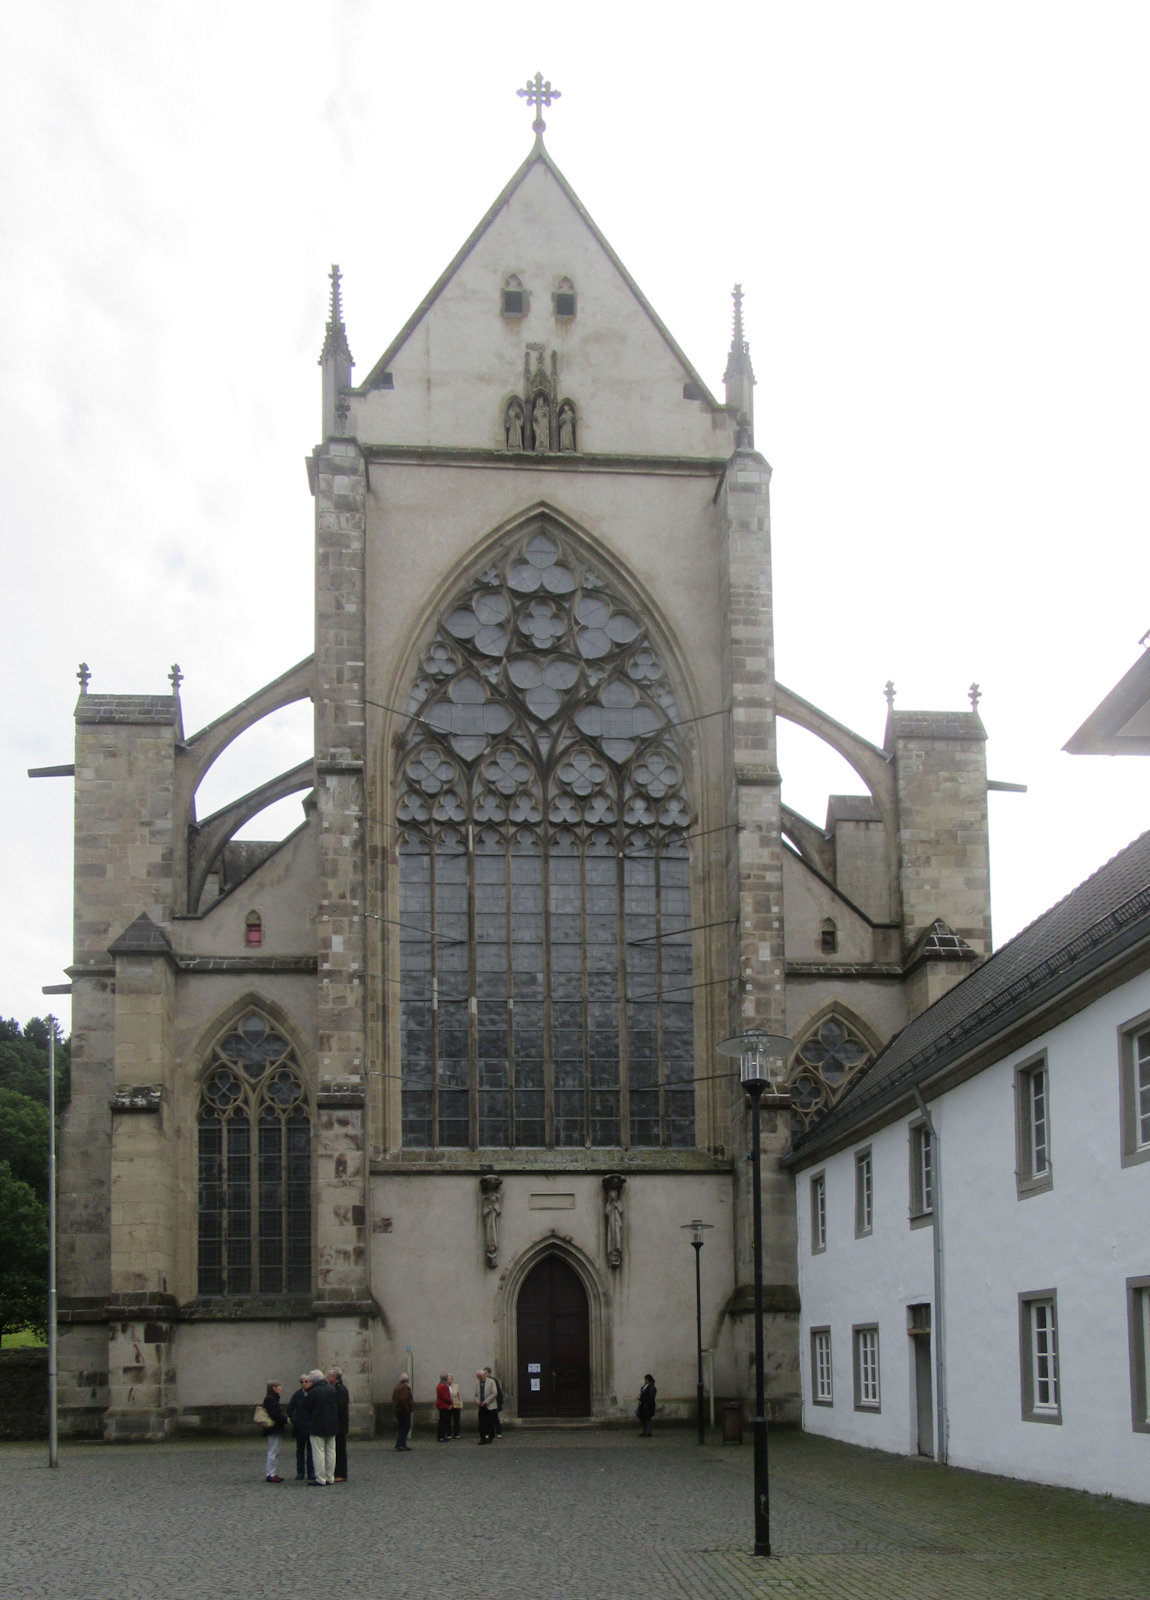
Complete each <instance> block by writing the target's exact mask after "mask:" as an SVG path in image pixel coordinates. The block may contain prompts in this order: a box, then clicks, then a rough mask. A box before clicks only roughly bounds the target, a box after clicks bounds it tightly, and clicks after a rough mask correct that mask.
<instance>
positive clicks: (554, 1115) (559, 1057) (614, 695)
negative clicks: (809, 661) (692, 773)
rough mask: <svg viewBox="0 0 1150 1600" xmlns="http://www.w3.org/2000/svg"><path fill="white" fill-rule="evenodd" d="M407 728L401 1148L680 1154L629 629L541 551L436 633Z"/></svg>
mask: <svg viewBox="0 0 1150 1600" xmlns="http://www.w3.org/2000/svg"><path fill="white" fill-rule="evenodd" d="M453 663H454V665H453ZM409 710H410V711H411V712H412V713H414V714H415V715H414V716H413V720H412V722H411V723H410V724H409V725H408V728H407V731H406V733H405V735H404V738H403V740H402V742H401V747H400V751H399V766H398V779H399V788H398V796H397V802H396V804H397V812H396V815H397V818H398V821H399V822H400V824H401V831H400V895H401V909H400V911H399V913H398V921H399V923H400V970H399V979H400V997H401V1015H402V1022H401V1050H402V1059H401V1076H402V1083H403V1090H402V1104H403V1142H404V1144H406V1145H408V1146H441V1147H442V1146H448V1147H450V1146H465V1147H466V1146H472V1147H475V1146H491V1145H495V1146H508V1145H520V1146H522V1145H527V1146H538V1145H561V1146H563V1145H592V1146H595V1145H638V1146H643V1145H654V1146H659V1145H668V1146H689V1145H691V1144H693V1142H694V1093H693V1089H692V1086H691V1080H692V1078H693V1075H694V1073H693V1056H694V1033H693V1008H692V989H691V935H690V932H689V929H690V924H691V914H690V860H689V853H688V846H687V843H686V840H685V835H686V834H687V832H688V830H689V827H690V823H691V808H690V802H689V798H688V794H687V784H686V767H685V751H684V749H683V748H682V747H681V745H680V742H679V739H678V736H677V734H676V733H675V727H674V725H675V724H676V723H677V722H678V720H679V712H678V708H677V705H676V701H675V697H674V693H673V690H672V687H671V684H670V682H669V680H668V678H667V675H666V671H665V667H664V664H663V661H662V658H661V655H660V653H659V651H658V650H657V648H656V647H655V645H654V644H653V642H652V641H651V639H650V638H649V637H647V635H646V632H645V627H644V624H643V622H642V621H641V619H640V618H639V617H638V616H637V615H636V614H635V612H634V610H633V608H632V607H631V606H630V605H629V604H628V603H626V602H625V601H624V600H623V599H622V598H621V597H619V596H617V595H615V594H613V593H612V592H611V590H610V587H609V585H607V584H606V583H605V582H604V580H603V579H602V578H601V577H600V576H599V575H598V574H596V573H594V572H593V571H591V570H590V569H589V568H588V566H587V563H586V561H585V559H584V558H583V557H582V555H581V554H580V553H578V552H577V551H576V550H574V549H572V548H568V547H567V545H566V544H565V541H564V540H563V539H562V538H561V537H559V536H558V535H556V534H554V533H552V532H551V531H550V530H549V529H539V530H538V531H536V532H535V533H533V534H531V535H529V536H528V537H526V538H525V539H520V540H519V541H517V542H516V543H515V544H514V545H512V546H511V547H510V548H508V549H507V550H505V551H504V553H503V555H502V556H501V557H500V559H499V560H497V561H496V562H494V563H492V564H491V565H490V566H489V567H488V568H487V569H486V570H485V571H484V572H483V573H482V574H481V576H480V578H479V579H478V581H476V582H474V583H473V584H472V585H471V586H470V588H469V589H468V590H466V591H465V592H463V593H461V594H460V595H459V596H457V598H456V599H455V600H454V601H453V602H452V603H451V605H449V606H448V607H447V608H446V609H445V611H444V613H443V618H442V621H441V624H440V629H439V632H438V633H437V634H436V636H435V638H434V639H433V640H432V642H431V644H430V645H429V646H428V647H427V648H426V649H425V650H424V652H423V655H422V659H421V669H420V672H419V674H418V676H417V679H416V681H415V683H414V685H413V688H412V692H411V697H410V700H409ZM416 719H418V720H416Z"/></svg>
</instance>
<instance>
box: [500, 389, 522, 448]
mask: <svg viewBox="0 0 1150 1600" xmlns="http://www.w3.org/2000/svg"><path fill="white" fill-rule="evenodd" d="M503 428H504V432H505V433H506V435H507V448H508V449H509V450H522V448H523V407H522V405H521V404H520V402H519V401H518V400H512V401H510V402H509V403H508V406H507V410H506V411H505V412H504V414H503Z"/></svg>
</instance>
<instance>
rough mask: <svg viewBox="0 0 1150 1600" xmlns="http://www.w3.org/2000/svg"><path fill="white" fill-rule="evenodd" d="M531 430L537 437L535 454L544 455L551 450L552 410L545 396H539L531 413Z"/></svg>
mask: <svg viewBox="0 0 1150 1600" xmlns="http://www.w3.org/2000/svg"><path fill="white" fill-rule="evenodd" d="M531 429H532V432H533V433H534V435H535V454H536V455H542V454H543V452H544V451H546V450H550V448H551V408H550V406H549V405H548V404H547V401H546V398H545V397H544V396H543V395H537V396H536V398H535V406H534V408H533V410H532V412H531Z"/></svg>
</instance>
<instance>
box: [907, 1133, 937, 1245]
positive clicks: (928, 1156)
mask: <svg viewBox="0 0 1150 1600" xmlns="http://www.w3.org/2000/svg"><path fill="white" fill-rule="evenodd" d="M909 1152H910V1225H911V1227H912V1228H921V1227H926V1226H928V1225H929V1224H930V1223H932V1222H933V1221H934V1140H933V1139H932V1138H931V1135H930V1129H929V1128H928V1127H927V1125H926V1123H925V1122H922V1121H919V1122H912V1123H911V1124H910V1128H909Z"/></svg>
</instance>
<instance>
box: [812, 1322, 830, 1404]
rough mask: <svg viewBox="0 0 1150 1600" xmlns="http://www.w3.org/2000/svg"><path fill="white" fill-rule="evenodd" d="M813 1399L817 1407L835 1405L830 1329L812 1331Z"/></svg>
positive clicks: (814, 1329) (813, 1329)
mask: <svg viewBox="0 0 1150 1600" xmlns="http://www.w3.org/2000/svg"><path fill="white" fill-rule="evenodd" d="M811 1399H812V1400H813V1401H814V1403H815V1405H816V1406H829V1405H833V1404H834V1381H833V1376H832V1370H831V1330H830V1329H829V1328H812V1329H811Z"/></svg>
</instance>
